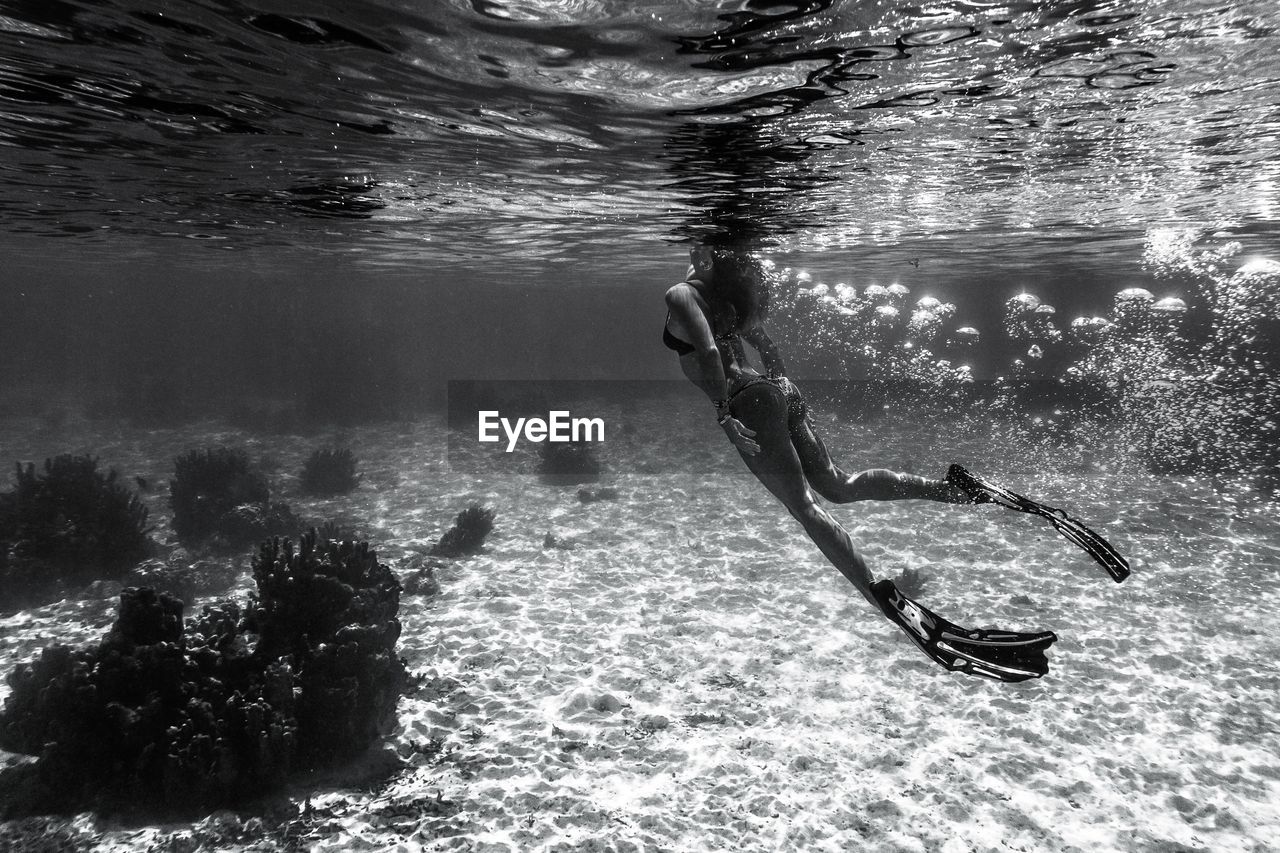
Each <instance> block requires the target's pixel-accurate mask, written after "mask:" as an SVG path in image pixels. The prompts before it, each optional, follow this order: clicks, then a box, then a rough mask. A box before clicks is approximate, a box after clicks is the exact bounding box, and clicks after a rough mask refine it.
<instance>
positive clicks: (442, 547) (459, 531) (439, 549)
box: [431, 503, 497, 557]
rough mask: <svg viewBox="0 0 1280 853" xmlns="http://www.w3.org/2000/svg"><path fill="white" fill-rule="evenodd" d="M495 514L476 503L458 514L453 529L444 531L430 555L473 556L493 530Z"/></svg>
mask: <svg viewBox="0 0 1280 853" xmlns="http://www.w3.org/2000/svg"><path fill="white" fill-rule="evenodd" d="M496 514H497V513H496V512H495V511H494V510H492V509H489V508H487V507H485V506H482V505H481V504H478V503H473V504H471V505H470V506H468V507H467V508H466V509H464V510H463V511H462V512H460V513H458V517H457V519H455V520H454V522H453V527H450V528H449V529H448V530H446V531H445V533H444V535H443V536H441V537H440V541H439V542H437V543H436V544H435V545H434V546H433V547H432V549H431V553H432V554H435V555H437V556H441V557H465V556H468V555H470V554H475V553H476V552H478V551H479V550H480V547H481V546H482V545H484V540H485V537H487V536H488V535H489V533H490V532H491V531H492V530H493V519H494V517H495V515H496Z"/></svg>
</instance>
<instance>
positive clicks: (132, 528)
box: [0, 454, 151, 602]
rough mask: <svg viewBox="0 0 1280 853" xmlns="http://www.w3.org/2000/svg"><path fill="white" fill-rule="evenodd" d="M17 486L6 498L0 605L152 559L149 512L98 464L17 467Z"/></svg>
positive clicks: (1, 502) (74, 461)
mask: <svg viewBox="0 0 1280 853" xmlns="http://www.w3.org/2000/svg"><path fill="white" fill-rule="evenodd" d="M15 480H16V485H15V488H14V490H13V491H11V492H7V493H5V494H3V495H0V598H3V599H5V600H7V601H12V602H18V601H21V600H25V599H28V598H39V592H40V591H41V590H45V589H53V588H57V587H64V586H67V585H75V584H84V583H87V582H89V581H91V580H94V579H97V578H118V577H120V576H121V575H122V574H123V573H124V572H125V571H126V570H127V569H128V568H129V567H130V566H132V565H134V564H135V563H137V562H139V561H140V560H142V559H143V558H144V557H146V556H147V554H148V553H149V552H150V549H151V539H150V537H149V535H148V532H149V527H148V525H147V508H146V506H144V505H143V504H142V502H141V501H140V500H139V499H138V496H137V495H136V494H135V493H134V492H133V491H132V490H130V489H129V488H128V487H126V486H124V485H123V484H122V483H120V482H118V481H117V473H116V471H115V470H114V469H112V470H110V471H108V472H107V473H105V474H104V473H102V472H101V471H99V470H98V460H97V459H95V458H94V457H92V456H73V455H70V454H64V455H61V456H57V457H54V458H52V459H46V460H45V462H44V467H43V468H42V469H37V468H36V466H35V465H34V464H31V463H28V464H27V465H25V466H23V465H21V464H19V465H17V467H16V472H15Z"/></svg>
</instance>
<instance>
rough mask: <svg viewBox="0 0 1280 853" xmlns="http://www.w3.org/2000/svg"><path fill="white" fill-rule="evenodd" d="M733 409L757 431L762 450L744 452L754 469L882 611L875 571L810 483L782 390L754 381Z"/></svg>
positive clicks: (827, 555) (737, 416)
mask: <svg viewBox="0 0 1280 853" xmlns="http://www.w3.org/2000/svg"><path fill="white" fill-rule="evenodd" d="M730 410H731V411H732V413H733V416H734V417H736V418H737V419H738V420H740V421H742V423H743V424H745V425H746V426H747V427H749V428H750V429H753V430H755V432H756V434H755V440H756V443H757V444H759V445H760V452H759V453H758V454H756V455H754V456H752V455H748V454H746V453H742V452H741V451H739V454H740V455H741V456H742V459H743V461H744V462H746V463H747V467H748V468H750V469H751V473H753V474H755V476H756V479H758V480H759V481H760V482H761V483H763V484H764V485H765V488H767V489H768V490H769V491H770V492H772V493H773V494H774V496H775V497H777V498H778V500H780V501H782V504H783V505H784V506H785V507H786V508H787V511H788V512H790V513H791V515H792V517H793V518H795V519H796V520H797V521H799V522H800V524H801V525H802V526H803V527H804V530H805V532H806V533H808V534H809V538H810V539H812V540H813V541H814V544H816V545H817V546H818V548H819V550H821V551H822V553H823V555H824V556H826V558H827V559H828V560H830V561H831V563H832V565H834V566H835V567H836V568H837V569H839V570H840V573H841V574H842V575H844V576H845V577H846V578H848V579H849V582H850V583H852V584H853V585H854V586H855V587H856V588H857V590H858V592H860V593H862V596H863V597H864V598H866V599H867V601H869V602H871V603H872V604H873V605H875V606H876V608H877V609H879V607H880V605H879V603H878V602H877V601H876V599H875V598H874V597H873V595H872V593H871V583H872V581H873V580H875V578H874V577H873V576H872V574H871V570H870V569H869V568H868V567H867V564H866V562H865V561H864V560H863V559H862V556H861V555H860V554H859V553H858V552H857V550H856V549H855V548H854V547H853V540H852V539H850V538H849V534H848V533H847V532H845V529H844V528H843V527H841V526H840V525H839V524H838V523H837V522H836V520H835V519H834V518H832V517H831V515H830V514H829V513H828V512H827V511H826V510H825V509H823V508H822V507H821V506H820V505H819V504H818V502H817V499H816V498H815V497H814V495H813V492H812V491H811V490H810V488H809V484H808V483H807V482H805V475H804V469H803V468H802V467H801V465H800V460H799V458H798V457H797V456H796V451H795V448H794V447H793V446H792V442H791V431H790V430H789V429H788V426H787V400H786V396H785V395H784V394H783V393H782V391H781V389H779V388H778V387H777V386H776V385H774V384H772V383H768V382H762V383H758V384H755V385H752V386H751V387H749V388H747V389H745V390H743V391H741V392H739V393H738V394H736V395H735V396H734V397H733V398H732V400H731V402H730Z"/></svg>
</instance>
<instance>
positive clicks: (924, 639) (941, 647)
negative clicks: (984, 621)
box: [871, 580, 1058, 682]
mask: <svg viewBox="0 0 1280 853" xmlns="http://www.w3.org/2000/svg"><path fill="white" fill-rule="evenodd" d="M871 593H872V595H873V596H874V597H875V599H876V602H877V603H879V605H880V609H881V610H882V611H883V612H884V615H885V616H887V617H889V621H891V622H893V623H894V624H896V625H897V626H898V627H899V628H901V629H902V630H903V631H905V632H906V634H907V636H908V637H910V638H911V640H912V642H914V643H915V644H916V645H917V646H919V647H920V650H921V651H923V652H924V653H925V654H926V655H928V656H929V657H931V658H933V659H934V660H935V661H937V662H938V663H940V664H942V665H943V666H944V667H946V668H947V669H950V670H956V671H959V672H963V673H965V674H966V675H978V676H982V677H984V678H990V679H994V680H995V681H1006V682H1017V681H1026V680H1027V679H1029V678H1039V677H1040V676H1042V675H1044V674H1045V673H1047V672H1048V671H1049V661H1048V659H1047V658H1045V656H1044V652H1045V649H1047V648H1049V646H1051V645H1053V644H1054V642H1055V641H1057V639H1058V637H1057V635H1056V634H1054V633H1053V632H1052V631H1043V632H1040V633H1038V634H1023V633H1018V632H1016V631H1001V630H998V629H990V630H988V629H984V628H961V627H960V626H959V625H953V624H952V623H950V622H948V621H947V620H946V619H943V618H942V617H941V616H939V615H938V614H936V613H934V612H933V611H931V610H929V609H928V608H926V607H924V606H923V605H920V604H918V603H916V602H914V601H912V600H911V599H909V598H907V597H906V596H905V595H903V594H902V593H901V592H899V591H898V589H897V587H895V586H894V585H893V581H890V580H882V581H876V582H875V583H873V584H872V585H871Z"/></svg>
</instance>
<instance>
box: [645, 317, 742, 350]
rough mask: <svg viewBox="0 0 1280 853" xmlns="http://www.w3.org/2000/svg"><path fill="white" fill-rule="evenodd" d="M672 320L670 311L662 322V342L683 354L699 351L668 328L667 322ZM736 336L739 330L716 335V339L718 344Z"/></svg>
mask: <svg viewBox="0 0 1280 853" xmlns="http://www.w3.org/2000/svg"><path fill="white" fill-rule="evenodd" d="M670 322H671V312H670V311H668V312H667V319H666V321H665V322H664V323H663V324H662V343H664V344H665V345H666V347H667V349H671V350H675V351H676V352H677V353H678V354H680V355H682V356H685V355H688V354H689V353H692V352H697V347H695V346H694V345H693V344H691V343H688V342H687V341H682V340H680V339H679V338H677V337H676V336H675V335H673V334H671V330H670V329H668V328H667V323H670ZM736 337H738V334H737V332H729V333H728V334H725V335H716V338H715V339H716V343H717V344H723V343H729V342H730V341H732V340H733V339H734V338H736Z"/></svg>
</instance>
